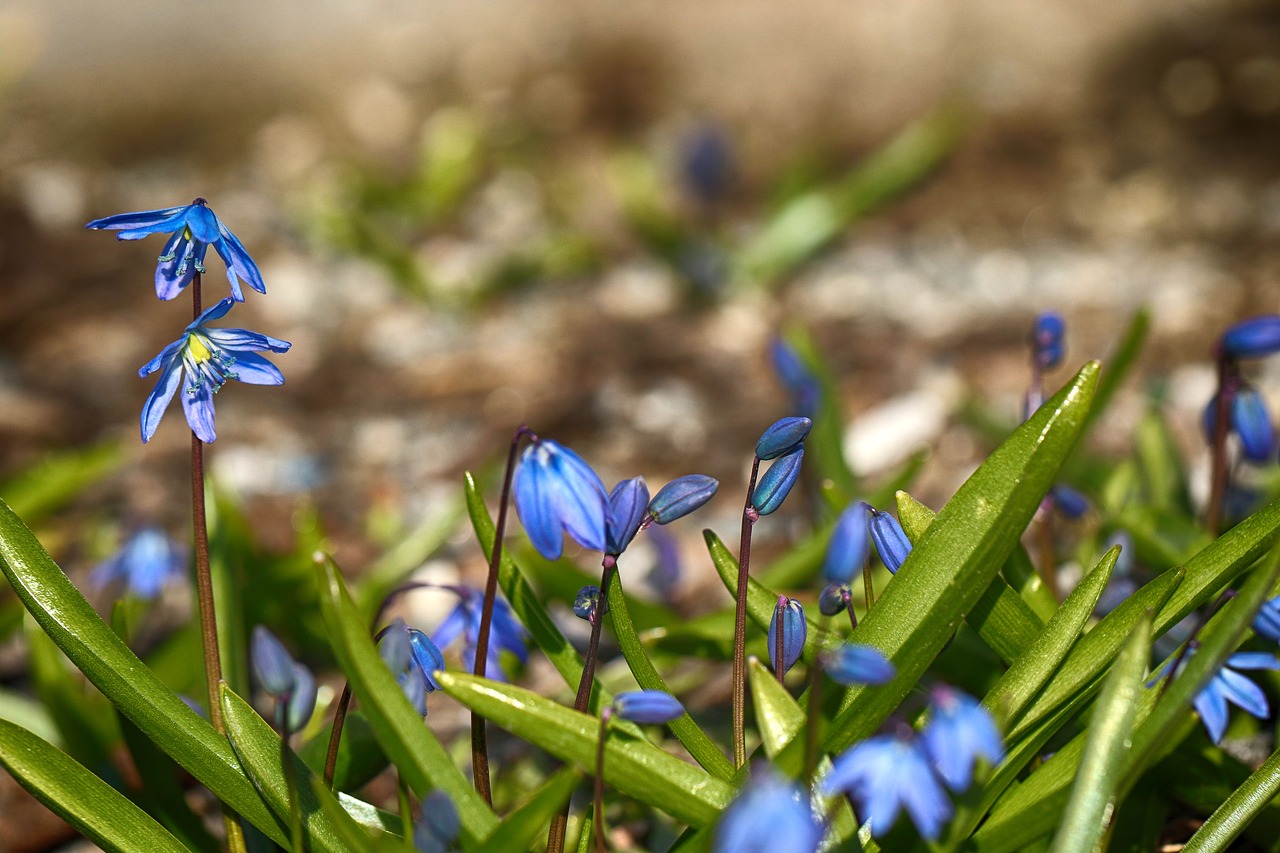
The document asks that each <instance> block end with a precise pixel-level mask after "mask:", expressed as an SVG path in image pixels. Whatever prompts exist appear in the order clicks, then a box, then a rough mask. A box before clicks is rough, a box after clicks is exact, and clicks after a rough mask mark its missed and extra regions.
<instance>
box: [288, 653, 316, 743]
mask: <svg viewBox="0 0 1280 853" xmlns="http://www.w3.org/2000/svg"><path fill="white" fill-rule="evenodd" d="M315 710H316V678H315V676H314V675H312V674H311V670H309V669H307V667H306V666H305V665H303V664H300V663H295V664H294V665H293V690H291V691H289V703H288V705H287V706H286V708H285V725H286V726H288V729H289V731H291V732H296V731H301V730H302V728H303V726H305V725H306V724H307V723H308V721H310V719H311V715H312V714H313V713H314V712H315Z"/></svg>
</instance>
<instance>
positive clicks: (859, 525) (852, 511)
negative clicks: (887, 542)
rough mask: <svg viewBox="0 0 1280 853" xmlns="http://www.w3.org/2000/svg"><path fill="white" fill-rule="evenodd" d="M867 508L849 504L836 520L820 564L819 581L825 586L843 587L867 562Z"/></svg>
mask: <svg viewBox="0 0 1280 853" xmlns="http://www.w3.org/2000/svg"><path fill="white" fill-rule="evenodd" d="M867 521H868V519H867V505H866V504H865V503H863V502H862V501H856V502H854V503H851V504H849V506H848V507H846V508H845V511H844V512H842V513H840V517H839V518H838V519H836V526H835V529H834V530H832V532H831V541H830V543H828V544H827V555H826V558H825V559H824V560H823V561H822V579H823V580H825V581H827V582H828V583H838V584H847V583H849V582H850V581H851V580H853V575H854V573H855V572H857V571H858V570H859V569H861V568H862V567H863V565H865V564H866V562H867V554H868V553H869V551H870V547H871V544H870V538H869V536H870V532H869V531H868V529H867Z"/></svg>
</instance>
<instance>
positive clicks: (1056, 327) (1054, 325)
mask: <svg viewBox="0 0 1280 853" xmlns="http://www.w3.org/2000/svg"><path fill="white" fill-rule="evenodd" d="M1066 331H1067V323H1066V321H1065V320H1063V319H1062V315H1061V314H1058V313H1057V312H1054V311H1046V312H1044V313H1043V314H1040V315H1038V316H1037V317H1036V322H1035V326H1034V328H1033V329H1032V332H1031V348H1032V350H1033V352H1034V353H1035V361H1036V366H1037V367H1039V368H1040V369H1041V370H1052V369H1053V368H1055V367H1057V366H1058V365H1059V364H1060V363H1061V362H1062V353H1063V338H1064V337H1065V335H1066Z"/></svg>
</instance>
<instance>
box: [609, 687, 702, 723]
mask: <svg viewBox="0 0 1280 853" xmlns="http://www.w3.org/2000/svg"><path fill="white" fill-rule="evenodd" d="M613 713H615V714H617V715H618V716H619V717H621V718H622V719H624V720H630V721H631V722H633V723H646V724H651V725H656V724H658V723H669V722H671V721H672V720H674V719H677V718H678V717H683V716H684V706H683V705H681V704H680V700H679V699H677V698H676V697H674V696H672V695H671V694H670V693H666V692H664V691H662V690H630V691H627V692H624V693H618V694H616V695H615V696H614V697H613Z"/></svg>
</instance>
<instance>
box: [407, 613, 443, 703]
mask: <svg viewBox="0 0 1280 853" xmlns="http://www.w3.org/2000/svg"><path fill="white" fill-rule="evenodd" d="M409 652H410V654H411V655H412V656H413V663H414V666H416V667H417V668H418V670H419V671H420V672H421V673H422V686H423V689H425V690H426V692H428V693H434V692H435V691H437V690H439V689H440V682H439V680H438V679H437V678H436V675H435V674H436V673H437V672H439V671H441V670H443V669H444V668H445V666H444V655H442V654H441V653H440V649H439V648H438V647H437V646H436V644H435V643H434V642H432V641H431V638H430V637H428V636H427V635H426V634H424V633H422V632H421V631H419V630H418V629H417V628H410V629H409Z"/></svg>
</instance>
